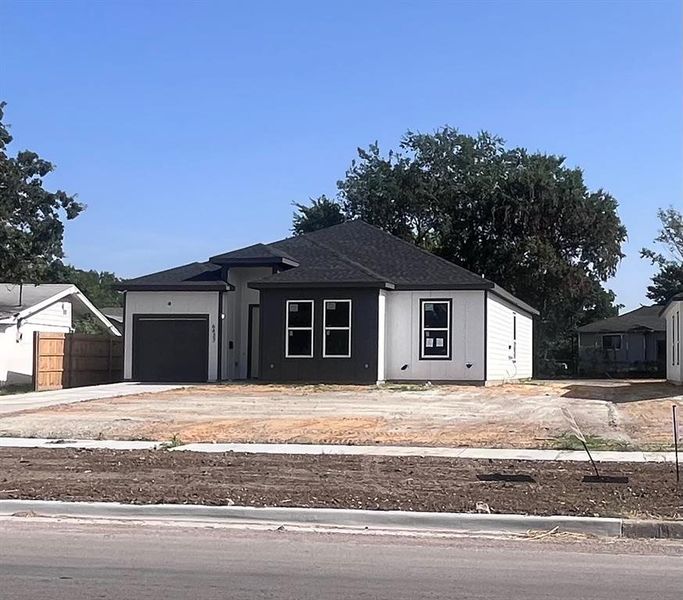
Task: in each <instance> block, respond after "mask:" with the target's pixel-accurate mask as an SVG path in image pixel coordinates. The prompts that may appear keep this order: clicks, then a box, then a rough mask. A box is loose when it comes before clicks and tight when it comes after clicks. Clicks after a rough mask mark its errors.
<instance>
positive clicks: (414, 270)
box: [276, 220, 493, 289]
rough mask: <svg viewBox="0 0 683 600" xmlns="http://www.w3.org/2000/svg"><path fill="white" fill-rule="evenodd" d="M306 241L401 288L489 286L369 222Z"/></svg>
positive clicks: (335, 228)
mask: <svg viewBox="0 0 683 600" xmlns="http://www.w3.org/2000/svg"><path fill="white" fill-rule="evenodd" d="M306 237H307V238H308V239H309V240H310V241H311V242H313V243H315V244H318V245H320V246H323V247H326V248H329V249H330V250H332V251H335V252H338V253H339V254H341V255H343V256H345V257H347V258H349V259H351V260H353V261H355V262H357V263H359V264H362V265H363V266H365V267H367V268H368V269H370V270H372V271H374V272H376V273H377V274H379V276H380V277H381V278H382V279H384V280H385V281H391V282H392V283H393V284H395V285H396V287H397V288H402V287H406V288H412V289H414V288H415V287H418V286H420V287H421V286H424V287H444V286H448V285H457V286H460V287H464V286H473V287H474V288H478V289H482V282H486V280H483V279H482V277H480V276H479V275H475V274H474V273H472V272H471V271H468V270H467V269H463V268H462V267H459V266H458V265H455V264H453V263H452V262H449V261H447V260H444V259H443V258H439V257H438V256H436V255H434V254H431V253H430V252H427V251H426V250H422V249H421V248H418V247H417V246H415V245H414V244H411V243H409V242H406V241H404V240H401V239H400V238H397V237H396V236H393V235H391V234H389V233H386V232H385V231H382V230H381V229H379V228H377V227H374V226H372V225H369V224H368V223H366V222H365V221H361V220H354V221H347V222H346V223H341V224H340V225H335V226H333V227H328V228H326V229H321V230H319V231H314V232H313V233H309V234H308V235H307V236H306ZM276 244H277V243H276ZM487 283H488V284H489V285H488V286H484V287H490V286H492V285H493V284H492V282H487Z"/></svg>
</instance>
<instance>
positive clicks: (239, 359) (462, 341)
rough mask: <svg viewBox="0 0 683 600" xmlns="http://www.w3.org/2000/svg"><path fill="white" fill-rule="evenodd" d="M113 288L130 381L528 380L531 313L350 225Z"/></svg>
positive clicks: (461, 273)
mask: <svg viewBox="0 0 683 600" xmlns="http://www.w3.org/2000/svg"><path fill="white" fill-rule="evenodd" d="M120 289H122V290H123V291H124V292H125V304H124V338H125V339H124V348H125V349H124V357H125V362H124V377H125V379H129V380H138V381H187V382H197V381H220V380H234V379H261V380H264V381H278V382H335V383H375V382H382V381H432V382H437V381H444V382H446V381H447V382H471V383H494V382H502V381H513V380H520V379H527V378H530V377H531V375H532V362H533V360H532V357H533V317H534V316H535V315H537V314H538V313H537V312H536V311H535V310H534V309H533V308H531V307H530V306H528V305H526V304H525V303H524V302H522V301H521V300H519V299H517V298H515V297H514V296H513V295H511V294H510V293H508V292H506V291H505V290H503V289H502V288H500V287H498V286H496V285H495V284H494V283H493V282H490V281H488V280H486V279H484V278H482V277H480V276H478V275H475V274H474V273H471V272H469V271H467V270H466V269H463V268H461V267H459V266H457V265H454V264H452V263H450V262H448V261H446V260H443V259H441V258H439V257H437V256H435V255H432V254H430V253H428V252H426V251H424V250H422V249H420V248H418V247H416V246H414V245H412V244H409V243H407V242H405V241H403V240H400V239H398V238H396V237H394V236H391V235H389V234H387V233H385V232H383V231H381V230H379V229H377V228H375V227H373V226H371V225H368V224H367V223H365V222H363V221H360V220H355V221H348V222H346V223H343V224H341V225H335V226H333V227H329V228H326V229H322V230H319V231H316V232H312V233H309V234H305V235H302V236H297V237H293V238H288V239H285V240H280V241H278V242H274V243H270V244H255V245H253V246H249V247H247V248H242V249H239V250H235V251H233V252H228V253H225V254H221V255H217V256H214V257H211V259H210V260H209V261H207V262H204V263H191V264H189V265H184V266H181V267H177V268H175V269H170V270H168V271H162V272H160V273H155V274H152V275H147V276H144V277H139V278H137V279H132V280H129V281H126V282H124V283H122V284H121V285H120Z"/></svg>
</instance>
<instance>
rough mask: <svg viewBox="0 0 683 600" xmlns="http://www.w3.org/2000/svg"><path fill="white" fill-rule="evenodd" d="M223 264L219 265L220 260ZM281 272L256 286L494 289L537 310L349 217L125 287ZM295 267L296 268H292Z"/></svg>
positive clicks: (525, 306)
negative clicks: (249, 269)
mask: <svg viewBox="0 0 683 600" xmlns="http://www.w3.org/2000/svg"><path fill="white" fill-rule="evenodd" d="M216 263H220V264H216ZM275 263H278V265H279V267H281V268H282V270H280V271H279V272H277V273H273V274H272V275H269V276H267V277H264V278H262V279H259V280H257V281H253V282H251V283H250V286H251V287H254V288H257V289H258V288H269V287H279V286H282V287H296V286H302V287H303V286H306V287H313V286H317V287H329V286H340V287H344V286H365V287H379V288H389V289H394V288H395V289H406V290H410V289H412V290H419V289H442V290H457V289H469V290H490V291H491V292H492V293H494V294H497V295H499V296H501V297H502V298H504V299H506V300H508V301H510V302H512V303H513V304H515V305H516V306H518V307H520V308H522V309H523V310H526V311H528V312H531V313H534V314H537V311H536V310H535V309H534V308H532V307H530V306H529V305H528V304H525V303H524V302H522V301H521V300H519V299H518V298H515V296H513V295H512V294H510V293H509V292H507V291H505V290H504V289H502V288H500V287H498V286H496V285H495V284H494V283H493V282H491V281H489V280H487V279H484V278H483V277H480V276H479V275H476V274H475V273H472V272H471V271H468V270H467V269H463V268H462V267H460V266H458V265H455V264H453V263H451V262H449V261H447V260H445V259H443V258H440V257H438V256H436V255H434V254H431V253H430V252H427V251H426V250H423V249H421V248H418V247H417V246H415V245H414V244H411V243H409V242H406V241H404V240H401V239H399V238H397V237H395V236H393V235H391V234H389V233H386V232H385V231H382V230H381V229H379V228H377V227H374V226H372V225H369V224H368V223H366V222H364V221H361V220H353V221H346V222H345V223H341V224H339V225H334V226H332V227H327V228H325V229H320V230H318V231H314V232H311V233H307V234H304V235H300V236H295V237H290V238H286V239H283V240H279V241H276V242H272V243H269V244H254V245H252V246H247V247H246V248H241V249H238V250H234V251H232V252H226V253H224V254H219V255H217V256H214V257H212V258H211V260H210V261H209V262H207V263H191V264H189V265H185V266H183V267H178V268H176V269H169V270H167V271H162V272H160V273H154V274H152V275H147V276H145V277H138V278H137V279H132V280H129V281H126V282H124V283H123V284H122V285H121V286H120V287H121V289H133V288H136V289H141V286H151V285H164V286H171V285H173V284H176V285H178V286H182V287H187V286H189V284H191V283H192V282H196V281H200V280H201V281H213V282H219V281H220V280H221V279H220V278H221V265H227V266H230V265H233V266H234V265H246V264H251V265H256V264H263V265H268V264H275ZM288 267H293V268H288Z"/></svg>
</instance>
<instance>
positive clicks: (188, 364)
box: [133, 315, 209, 382]
mask: <svg viewBox="0 0 683 600" xmlns="http://www.w3.org/2000/svg"><path fill="white" fill-rule="evenodd" d="M208 355H209V317H208V315H163V316H162V315H135V316H134V318H133V378H134V379H136V380H138V381H184V382H194V381H199V382H203V381H207V379H208Z"/></svg>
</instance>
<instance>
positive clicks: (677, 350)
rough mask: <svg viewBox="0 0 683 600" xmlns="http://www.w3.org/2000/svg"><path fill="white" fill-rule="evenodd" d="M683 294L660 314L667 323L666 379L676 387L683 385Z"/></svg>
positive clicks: (670, 301) (670, 302)
mask: <svg viewBox="0 0 683 600" xmlns="http://www.w3.org/2000/svg"><path fill="white" fill-rule="evenodd" d="M682 313H683V292H679V293H678V294H676V295H675V296H674V297H673V298H671V300H669V303H668V304H667V305H666V306H665V307H664V308H663V309H662V310H661V312H660V314H661V317H662V320H663V321H664V323H666V348H667V353H668V356H667V359H666V379H667V381H670V382H671V383H675V384H676V385H682V384H683V368H682V367H681V337H683V319H681V314H682Z"/></svg>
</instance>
